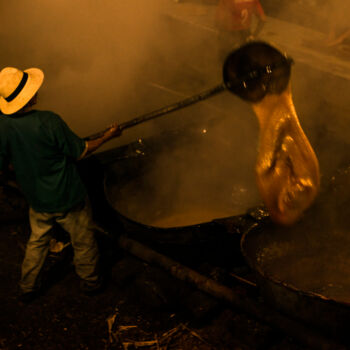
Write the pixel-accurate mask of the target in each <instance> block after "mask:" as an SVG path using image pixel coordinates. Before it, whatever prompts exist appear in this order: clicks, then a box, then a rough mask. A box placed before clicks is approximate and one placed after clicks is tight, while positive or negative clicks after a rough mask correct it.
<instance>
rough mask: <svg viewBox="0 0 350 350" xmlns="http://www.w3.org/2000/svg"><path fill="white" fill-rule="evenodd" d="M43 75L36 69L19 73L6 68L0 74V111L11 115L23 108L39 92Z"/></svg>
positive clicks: (17, 70)
mask: <svg viewBox="0 0 350 350" xmlns="http://www.w3.org/2000/svg"><path fill="white" fill-rule="evenodd" d="M43 80H44V73H43V71H42V70H40V69H38V68H29V69H26V70H25V71H21V70H19V69H17V68H13V67H6V68H4V69H3V70H2V71H1V72H0V111H1V112H2V113H3V114H13V113H16V112H17V111H19V110H20V109H21V108H23V107H24V106H25V105H26V104H27V103H28V102H29V101H30V100H31V98H32V97H33V96H34V95H35V94H36V92H37V91H38V90H39V88H40V86H41V84H42V82H43Z"/></svg>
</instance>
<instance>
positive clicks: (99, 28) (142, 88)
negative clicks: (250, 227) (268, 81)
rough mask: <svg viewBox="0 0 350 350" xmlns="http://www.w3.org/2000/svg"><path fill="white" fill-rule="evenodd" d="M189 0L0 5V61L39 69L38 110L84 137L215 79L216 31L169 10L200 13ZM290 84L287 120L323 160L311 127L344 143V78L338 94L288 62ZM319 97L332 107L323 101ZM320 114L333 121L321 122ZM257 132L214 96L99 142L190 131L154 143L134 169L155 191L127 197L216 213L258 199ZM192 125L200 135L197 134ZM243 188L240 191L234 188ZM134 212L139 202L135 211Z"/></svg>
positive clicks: (242, 112)
mask: <svg viewBox="0 0 350 350" xmlns="http://www.w3.org/2000/svg"><path fill="white" fill-rule="evenodd" d="M200 3H201V1H200V0H198V1H194V0H193V1H186V2H183V3H181V2H180V3H179V4H175V2H173V1H172V0H147V1H145V0H132V1H130V0H129V1H128V0H103V1H97V0H74V1H68V0H59V1H44V0H31V1H29V0H21V1H19V0H12V1H11V2H0V23H1V25H0V47H1V54H0V67H1V68H2V67H5V66H15V67H18V68H21V69H26V68H29V67H39V68H41V69H43V71H44V72H45V81H44V85H43V86H42V88H41V90H40V93H39V103H38V108H40V109H49V110H52V111H54V112H56V113H58V114H60V115H61V116H62V118H63V119H64V120H66V121H67V123H68V124H69V125H70V127H71V128H72V129H73V130H74V131H75V132H76V133H77V134H78V135H80V136H82V137H83V136H87V135H89V134H93V133H95V132H97V131H100V130H103V129H104V128H105V127H106V126H107V125H109V124H110V123H112V122H114V121H117V122H123V121H127V120H129V119H131V118H134V117H136V116H139V115H142V114H144V113H147V112H150V111H152V110H155V109H158V108H160V107H162V106H164V105H168V104H171V103H174V102H177V101H179V100H181V99H183V98H184V97H186V96H190V95H193V94H195V93H198V92H201V91H203V90H205V89H208V88H211V87H213V86H214V85H216V84H217V83H220V82H221V80H222V76H221V74H222V73H221V70H222V60H221V58H220V57H219V54H218V41H217V33H216V32H215V30H206V29H205V28H204V27H200V26H196V25H192V24H189V23H188V21H183V22H182V21H178V20H177V19H174V17H172V16H171V15H172V11H183V13H185V14H186V16H187V15H188V16H194V15H196V16H197V18H199V17H200V16H202V15H203V14H205V12H203V9H202V10H201V11H198V12H197V13H194V12H193V8H192V7H191V6H195V4H197V5H198V4H200ZM202 3H206V6H209V7H207V9H206V11H209V12H210V11H211V13H213V14H214V12H215V6H216V4H215V2H213V3H211V2H210V4H209V2H208V1H207V2H205V1H203V2H202ZM262 3H263V5H265V2H264V1H262ZM266 3H268V1H266ZM289 3H291V2H289ZM333 3H334V2H332V4H333ZM310 6H312V5H310ZM176 7H177V8H176ZM335 7H336V8H338V5H337V6H335ZM314 8H315V9H316V8H317V6H316V7H314ZM339 8H340V7H339ZM271 9H272V10H273V11H274V15H275V16H277V17H278V18H280V19H283V18H284V17H285V16H287V15H288V11H289V10H288V9H289V8H287V7H285V8H282V7H281V6H279V7H277V6H276V5H275V2H274V5H273V7H268V6H266V12H267V14H268V15H270V13H269V11H270V10H271ZM184 11H185V12H184ZM322 11H324V10H323V8H322V7H320V8H317V13H314V16H312V17H311V16H309V17H308V20H309V22H308V23H307V25H308V26H311V19H314V18H321V17H318V14H319V16H321V14H322V13H323V12H322ZM339 13H341V12H340V10H339ZM175 17H176V16H175ZM194 17H195V16H194ZM289 17H290V18H291V17H292V20H294V21H296V22H298V23H299V24H300V22H302V20H304V22H305V16H304V17H303V18H301V17H302V15H300V18H297V16H296V15H293V16H289ZM211 24H212V23H211ZM305 25H306V24H305ZM312 25H314V24H312ZM267 28H268V27H267ZM276 29H278V28H276ZM316 29H317V30H319V29H318V28H316ZM262 34H263V36H262V39H266V40H267V41H271V40H270V37H269V35H268V34H269V32H268V31H265V34H266V36H264V33H262ZM288 35H293V33H290V34H288ZM290 39H292V38H290ZM288 40H289V38H288V37H286V38H285V41H286V42H288ZM292 79H293V94H294V100H295V104H296V107H297V112H298V116H299V117H300V120H301V122H302V126H303V128H304V129H305V131H306V134H307V136H308V137H310V140H311V143H312V145H313V146H315V145H316V148H315V151H316V154H317V155H318V156H320V155H321V157H322V154H320V152H325V154H326V157H325V158H324V159H328V158H329V159H331V160H333V159H334V158H332V157H331V154H330V152H329V151H327V149H326V146H325V142H324V141H325V140H326V139H327V138H325V137H323V136H322V135H324V134H322V133H326V134H327V135H328V134H329V133H330V131H329V130H332V134H339V135H341V137H340V138H343V139H345V137H343V136H344V135H345V129H344V128H342V126H344V125H342V123H341V122H340V120H344V119H342V118H341V114H342V112H340V109H339V105H341V106H343V108H345V109H346V108H348V106H347V103H346V102H345V101H346V100H345V97H344V96H341V94H340V93H339V92H335V91H336V89H335V87H337V86H339V84H343V85H342V86H343V87H344V89H343V91H344V95H345V92H346V91H348V90H347V89H348V87H347V82H345V81H343V80H342V79H340V78H335V77H332V78H330V74H323V73H322V72H320V71H316V70H315V69H310V66H307V65H305V64H300V63H299V62H296V65H295V68H293V74H292ZM339 81H340V82H339ZM310 86H311V89H310ZM330 94H331V95H332V98H333V97H334V101H337V102H336V103H335V104H336V105H337V106H333V105H331V104H330V103H329V101H328V96H330ZM324 111H327V115H325V113H324ZM328 115H331V116H332V120H333V124H332V125H333V126H332V128H330V127H329V123H330V122H329V118H328ZM338 116H339V118H338ZM338 121H339V123H338ZM338 124H339V127H338ZM257 127H258V126H257V121H256V119H255V116H254V115H253V113H252V111H251V109H250V106H249V105H247V104H245V103H243V102H242V101H240V100H239V99H238V98H236V97H235V96H233V95H232V94H230V93H228V92H225V93H223V94H222V95H220V96H217V97H213V98H211V99H210V100H208V101H207V102H205V103H200V104H198V105H196V106H192V107H188V108H186V109H185V110H182V111H179V112H176V113H173V114H171V115H169V116H166V117H164V118H160V119H156V120H154V121H152V122H149V123H145V124H143V125H140V126H137V127H135V128H133V129H128V130H126V131H125V132H124V134H123V135H122V136H121V137H120V138H118V139H116V140H115V141H113V142H110V143H109V144H107V145H106V147H105V148H112V147H115V146H119V145H122V144H127V143H129V142H131V141H134V140H137V139H138V138H146V139H147V138H148V137H149V136H151V135H158V134H161V133H164V132H168V131H170V130H174V129H177V130H180V132H181V133H186V134H187V135H188V136H189V137H187V138H184V139H181V141H179V142H178V143H176V144H174V145H173V146H174V147H173V148H166V150H163V149H162V146H161V145H159V148H160V149H158V150H157V152H156V154H155V155H154V157H153V158H152V159H151V160H150V161H151V162H152V163H151V166H149V167H148V168H147V172H145V174H144V175H145V176H144V181H145V182H147V183H148V186H151V187H153V189H154V190H152V194H151V195H150V196H147V195H146V194H145V193H138V195H137V196H136V198H135V201H137V200H139V201H140V203H141V204H142V203H145V202H152V203H155V206H154V208H155V207H159V208H162V207H164V206H167V207H168V208H176V210H177V209H179V210H180V209H181V208H184V205H183V204H184V203H187V204H188V203H193V205H197V206H200V204H201V203H204V202H207V203H209V202H210V203H211V208H209V209H218V208H219V210H221V209H222V205H221V204H220V203H228V202H229V203H228V204H227V207H226V208H228V209H229V210H231V208H233V205H236V204H237V203H233V202H235V201H236V202H237V198H240V200H239V201H241V203H244V206H250V205H253V204H255V203H258V202H259V198H258V195H257V193H256V187H255V182H254V162H255V157H256V151H257V149H256V145H257V138H258V130H257ZM346 128H347V127H346ZM200 130H207V132H206V133H205V134H204V133H199V134H196V133H197V131H199V132H200ZM346 130H347V129H346ZM193 135H197V136H193ZM198 135H200V136H198ZM339 162H340V160H339V159H337V160H336V163H337V164H338V163H339ZM321 165H322V164H321ZM120 166H122V164H121V165H120ZM334 166H335V165H334ZM321 170H322V169H321ZM135 171H137V169H136V170H135ZM247 189H249V191H246V190H247ZM245 191H246V192H245ZM242 193H243V194H244V195H246V197H245V198H244V195H243V196H241V197H240V196H239V195H238V194H242ZM125 196H126V198H129V197H130V192H127V191H126V195H125ZM204 199H205V200H204ZM129 204H130V203H129ZM129 204H128V205H129ZM187 204H186V205H187ZM219 204H220V205H219ZM226 208H223V209H224V210H223V211H225V210H226ZM142 210H144V207H142V205H141V206H138V207H137V208H136V211H142ZM186 210H187V209H186ZM232 212H233V211H232ZM144 217H145V215H144Z"/></svg>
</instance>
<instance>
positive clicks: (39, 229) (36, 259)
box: [19, 200, 99, 293]
mask: <svg viewBox="0 0 350 350" xmlns="http://www.w3.org/2000/svg"><path fill="white" fill-rule="evenodd" d="M29 220H30V226H31V231H32V232H31V235H30V237H29V241H28V243H27V248H26V252H25V256H24V260H23V263H22V276H21V281H20V283H19V286H20V288H21V290H22V292H24V293H27V292H31V291H34V290H37V289H38V288H39V287H40V286H39V275H40V272H41V269H42V267H43V265H44V262H45V258H46V256H47V253H48V251H49V243H50V239H51V238H52V237H51V235H50V230H51V229H52V227H53V225H54V224H55V223H57V224H59V225H60V226H61V227H62V228H63V229H64V230H65V231H67V232H68V233H69V235H70V239H71V243H72V246H73V249H74V265H75V271H76V273H77V274H78V276H79V277H80V278H81V279H82V280H84V281H86V282H91V283H93V282H96V281H97V280H98V271H97V263H98V259H99V253H98V248H97V244H96V240H95V235H94V229H93V227H94V223H93V221H92V217H91V210H90V205H89V202H88V200H86V201H85V203H82V204H81V205H78V206H76V207H74V208H72V209H71V210H69V211H67V212H65V213H38V212H36V211H35V210H34V209H33V208H30V210H29Z"/></svg>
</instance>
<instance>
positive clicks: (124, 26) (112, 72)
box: [0, 0, 161, 136]
mask: <svg viewBox="0 0 350 350" xmlns="http://www.w3.org/2000/svg"><path fill="white" fill-rule="evenodd" d="M0 6H1V9H0V10H1V12H0V21H1V26H0V27H1V28H0V43H1V55H0V66H1V67H4V66H16V67H18V68H21V69H25V68H29V67H39V68H41V69H43V71H44V73H45V82H44V85H43V87H42V88H41V90H40V95H39V103H40V104H39V105H38V107H40V108H45V109H50V110H53V111H55V112H57V113H59V114H60V115H61V116H62V117H63V119H65V120H66V121H67V122H68V124H69V125H70V126H71V127H72V128H73V129H74V130H75V131H76V132H78V133H79V134H80V135H81V136H86V134H87V133H93V132H95V131H99V129H103V128H104V127H105V126H107V125H108V124H110V123H112V122H114V121H123V120H125V119H127V116H125V113H121V112H122V111H123V108H126V106H128V105H129V107H131V106H132V105H133V104H134V101H133V100H129V101H127V100H126V99H127V98H128V97H129V96H128V92H129V91H130V90H133V89H134V88H135V85H136V84H137V83H138V82H140V81H142V79H140V75H141V74H142V72H141V71H142V66H143V65H145V64H147V60H148V58H149V54H150V50H151V48H150V46H151V43H152V41H154V40H155V37H156V35H157V25H158V23H159V9H160V7H161V2H160V1H156V0H149V1H147V6H145V2H144V1H142V0H135V1H132V3H131V2H129V1H126V0H124V1H113V0H105V1H95V0H77V1H67V0H60V1H44V0H35V1H27V0H21V1H11V2H8V3H6V6H5V5H4V3H3V2H2V4H1V5H0Z"/></svg>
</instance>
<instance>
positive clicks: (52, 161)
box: [0, 110, 86, 212]
mask: <svg viewBox="0 0 350 350" xmlns="http://www.w3.org/2000/svg"><path fill="white" fill-rule="evenodd" d="M84 149H85V142H84V140H82V139H81V138H79V137H78V136H76V135H75V134H74V133H73V132H72V131H71V130H70V129H69V128H68V126H67V125H66V124H65V123H64V121H63V120H62V119H61V118H60V117H59V116H58V115H56V114H54V113H52V112H49V111H36V110H32V111H29V112H27V113H23V114H15V115H12V116H0V167H2V164H1V163H2V162H5V161H7V162H9V163H11V164H12V165H13V168H14V171H15V174H16V179H17V181H18V183H19V185H20V187H21V189H22V191H23V193H24V195H25V196H26V198H27V200H28V202H29V204H30V205H31V206H32V207H33V208H34V209H35V210H36V211H39V212H63V211H65V210H68V209H70V208H71V207H73V206H74V205H76V204H78V203H79V202H81V201H83V200H84V198H85V196H86V191H85V188H84V186H83V184H82V182H81V180H80V178H79V174H78V171H77V168H76V165H75V161H76V159H78V158H79V157H80V156H81V154H82V153H83V152H84Z"/></svg>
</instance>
